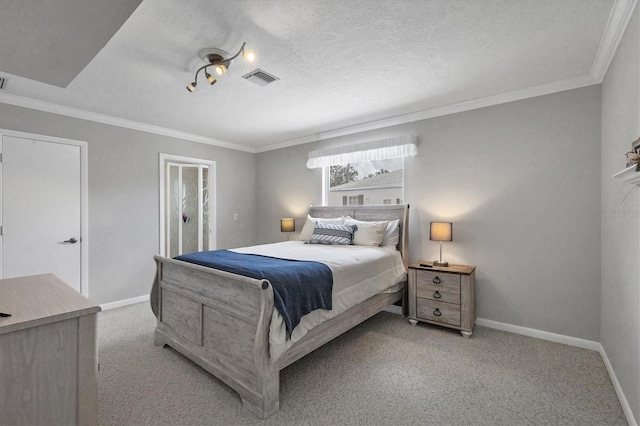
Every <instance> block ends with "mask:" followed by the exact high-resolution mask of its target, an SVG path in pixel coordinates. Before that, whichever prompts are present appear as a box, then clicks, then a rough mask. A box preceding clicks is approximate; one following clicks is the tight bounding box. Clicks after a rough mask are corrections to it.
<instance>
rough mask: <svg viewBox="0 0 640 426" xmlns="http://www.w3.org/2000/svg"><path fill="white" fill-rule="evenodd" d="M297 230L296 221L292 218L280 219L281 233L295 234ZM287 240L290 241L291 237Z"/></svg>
mask: <svg viewBox="0 0 640 426" xmlns="http://www.w3.org/2000/svg"><path fill="white" fill-rule="evenodd" d="M295 230H296V221H295V219H293V218H291V217H283V218H282V219H280V232H295ZM287 240H289V235H287Z"/></svg>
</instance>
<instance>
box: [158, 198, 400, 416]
mask: <svg viewBox="0 0 640 426" xmlns="http://www.w3.org/2000/svg"><path fill="white" fill-rule="evenodd" d="M408 212H409V206H408V205H384V206H341V207H326V206H322V207H318V206H311V207H309V212H308V213H309V216H312V217H314V218H335V217H340V216H350V217H351V218H354V219H357V220H360V221H392V220H398V221H399V239H398V244H397V246H396V249H397V252H399V255H398V257H400V256H401V257H400V262H401V265H400V266H401V268H402V270H403V274H402V278H401V279H398V278H396V279H395V282H389V283H388V286H386V288H385V290H384V291H382V292H379V293H377V294H374V295H372V296H370V297H367V298H366V299H365V300H363V301H361V302H359V303H357V304H356V305H355V306H352V307H350V308H348V309H346V310H344V312H341V313H339V314H337V315H335V312H334V314H330V315H329V317H328V318H324V319H322V320H320V321H316V322H317V324H316V323H312V324H311V325H307V326H306V327H307V328H308V330H305V332H304V334H302V335H301V336H298V337H297V338H296V339H294V335H295V333H296V330H297V328H296V329H294V331H293V333H291V335H289V334H288V333H287V337H288V339H287V341H285V342H282V341H279V342H275V341H274V336H277V335H278V334H282V332H278V331H277V330H278V327H280V325H274V324H276V321H275V320H276V318H277V317H278V314H277V312H276V311H277V310H276V309H274V289H273V287H272V284H271V283H270V282H269V281H268V280H265V279H254V278H249V277H246V276H243V275H238V274H235V273H230V272H225V271H221V270H217V269H212V268H209V267H206V266H202V265H198V264H194V263H188V262H184V261H180V260H176V259H170V258H165V257H161V256H155V257H154V259H155V261H156V264H157V273H156V279H155V282H154V285H153V288H152V291H151V306H152V309H153V312H154V314H155V315H156V317H157V327H156V329H155V336H154V343H155V344H156V345H157V346H165V345H168V346H170V347H172V348H173V349H175V350H176V351H178V352H180V353H181V354H183V355H184V356H186V357H187V358H189V359H190V360H192V361H194V362H195V363H197V364H198V365H200V366H201V367H203V368H204V369H205V370H207V371H208V372H209V373H211V374H213V375H214V376H215V377H217V378H218V379H220V380H221V381H223V382H224V383H226V384H227V385H228V386H230V387H231V388H233V389H234V390H235V391H236V392H238V394H239V395H240V398H241V400H242V403H243V405H244V406H245V407H246V408H247V409H249V410H250V411H251V412H253V413H254V414H256V415H257V416H259V417H261V418H267V417H268V416H270V415H271V414H273V413H274V412H275V411H277V410H278V408H279V372H280V370H282V369H283V368H285V367H287V366H288V365H290V364H291V363H293V362H295V361H297V360H298V359H300V358H301V357H303V356H304V355H306V354H308V353H310V352H312V351H313V350H315V349H317V348H318V347H320V346H322V345H324V344H325V343H327V342H329V341H331V340H332V339H334V338H335V337H337V336H339V335H340V334H342V333H344V332H345V331H347V330H349V329H351V328H353V327H354V326H356V325H358V324H360V323H361V322H363V321H365V320H366V319H368V318H370V317H371V316H373V315H375V314H376V313H378V312H380V311H381V310H383V309H385V308H386V307H387V306H389V305H392V304H394V303H397V302H399V301H403V300H404V297H405V287H406V274H404V271H406V267H407V264H408V241H407V235H408V231H407V225H408ZM300 244H301V243H300ZM300 247H302V246H300ZM268 249H270V248H268ZM265 250H266V249H265ZM238 251H240V252H242V249H239V250H238ZM392 252H396V250H394V249H393V248H392ZM397 252H396V253H397ZM274 257H275V256H274ZM361 287H362V286H361ZM336 312H338V310H337V309H336ZM314 313H315V311H314V312H312V314H314ZM325 313H326V312H325ZM313 316H314V315H311V314H310V315H307V316H305V317H304V318H303V320H306V319H307V317H313ZM302 325H303V323H302V322H301V323H300V325H299V326H298V327H301V326H302ZM282 327H284V326H282ZM270 338H271V340H270Z"/></svg>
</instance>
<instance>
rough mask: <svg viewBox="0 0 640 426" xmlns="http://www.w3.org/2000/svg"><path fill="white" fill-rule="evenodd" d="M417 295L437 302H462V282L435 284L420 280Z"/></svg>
mask: <svg viewBox="0 0 640 426" xmlns="http://www.w3.org/2000/svg"><path fill="white" fill-rule="evenodd" d="M416 295H417V296H418V297H421V298H423V299H431V300H435V301H436V302H447V303H454V304H456V305H459V304H460V284H458V285H457V286H456V285H453V286H451V285H448V286H442V285H435V284H432V283H424V282H421V281H418V283H417V285H416Z"/></svg>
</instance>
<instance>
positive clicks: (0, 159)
mask: <svg viewBox="0 0 640 426" xmlns="http://www.w3.org/2000/svg"><path fill="white" fill-rule="evenodd" d="M0 163H2V153H1V152H0Z"/></svg>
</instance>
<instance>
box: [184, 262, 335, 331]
mask: <svg viewBox="0 0 640 426" xmlns="http://www.w3.org/2000/svg"><path fill="white" fill-rule="evenodd" d="M176 259H177V260H182V261H184V262H189V263H195V264H197V265H202V266H208V267H210V268H215V269H220V270H222V271H225V272H231V273H233V274H238V275H243V276H245V277H249V278H255V279H259V280H260V279H266V280H269V282H270V283H271V285H272V287H273V302H274V305H275V307H276V309H277V310H278V312H280V314H281V315H282V317H283V318H284V322H285V324H286V327H287V335H289V336H290V335H291V331H292V330H293V329H294V328H295V327H296V326H297V325H298V324H299V323H300V318H302V317H303V316H304V315H306V314H308V313H309V312H311V311H314V310H316V309H327V310H331V309H332V303H331V294H332V290H333V274H332V273H331V269H329V267H328V266H327V265H325V264H323V263H319V262H312V261H303V260H287V259H279V258H275V257H268V256H261V255H257V254H243V253H235V252H232V251H229V250H213V251H201V252H196V253H189V254H183V255H181V256H178V257H176Z"/></svg>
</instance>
